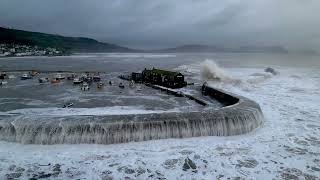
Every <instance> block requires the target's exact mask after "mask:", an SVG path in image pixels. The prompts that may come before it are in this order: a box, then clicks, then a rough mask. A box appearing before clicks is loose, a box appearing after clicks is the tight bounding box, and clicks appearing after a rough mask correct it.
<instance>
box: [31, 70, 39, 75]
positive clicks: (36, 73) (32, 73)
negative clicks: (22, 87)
mask: <svg viewBox="0 0 320 180" xmlns="http://www.w3.org/2000/svg"><path fill="white" fill-rule="evenodd" d="M38 74H39V72H38V71H36V70H32V71H31V76H36V75H38Z"/></svg>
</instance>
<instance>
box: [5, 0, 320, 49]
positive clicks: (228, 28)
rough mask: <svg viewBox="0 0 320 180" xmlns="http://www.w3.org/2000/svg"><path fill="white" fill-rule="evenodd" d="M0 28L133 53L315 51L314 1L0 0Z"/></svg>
mask: <svg viewBox="0 0 320 180" xmlns="http://www.w3.org/2000/svg"><path fill="white" fill-rule="evenodd" d="M0 26H5V27H12V28H18V29H24V30H31V31H39V32H47V33H54V34H61V35H67V36H85V37H91V38H95V39H98V40H100V41H105V42H111V43H116V44H120V45H124V46H129V47H139V48H157V47H170V46H175V45H181V44H212V45H225V46H239V45H282V46H285V47H289V48H312V49H316V50H320V30H319V29H320V0H1V1H0Z"/></svg>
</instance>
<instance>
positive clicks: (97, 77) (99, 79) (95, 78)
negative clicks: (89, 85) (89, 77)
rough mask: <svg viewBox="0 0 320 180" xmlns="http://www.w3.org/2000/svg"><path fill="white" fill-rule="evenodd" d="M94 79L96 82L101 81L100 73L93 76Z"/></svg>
mask: <svg viewBox="0 0 320 180" xmlns="http://www.w3.org/2000/svg"><path fill="white" fill-rule="evenodd" d="M93 81H94V82H99V81H101V77H100V76H99V75H94V76H93Z"/></svg>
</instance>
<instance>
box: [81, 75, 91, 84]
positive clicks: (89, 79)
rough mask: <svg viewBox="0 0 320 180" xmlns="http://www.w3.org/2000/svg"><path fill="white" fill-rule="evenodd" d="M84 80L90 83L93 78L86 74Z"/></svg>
mask: <svg viewBox="0 0 320 180" xmlns="http://www.w3.org/2000/svg"><path fill="white" fill-rule="evenodd" d="M83 81H84V82H87V83H92V81H93V78H92V77H90V76H87V77H85V78H84V80H83Z"/></svg>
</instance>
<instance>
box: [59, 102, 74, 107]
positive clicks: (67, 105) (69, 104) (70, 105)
mask: <svg viewBox="0 0 320 180" xmlns="http://www.w3.org/2000/svg"><path fill="white" fill-rule="evenodd" d="M72 106H73V103H68V104H65V105H63V107H62V108H69V107H72Z"/></svg>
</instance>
